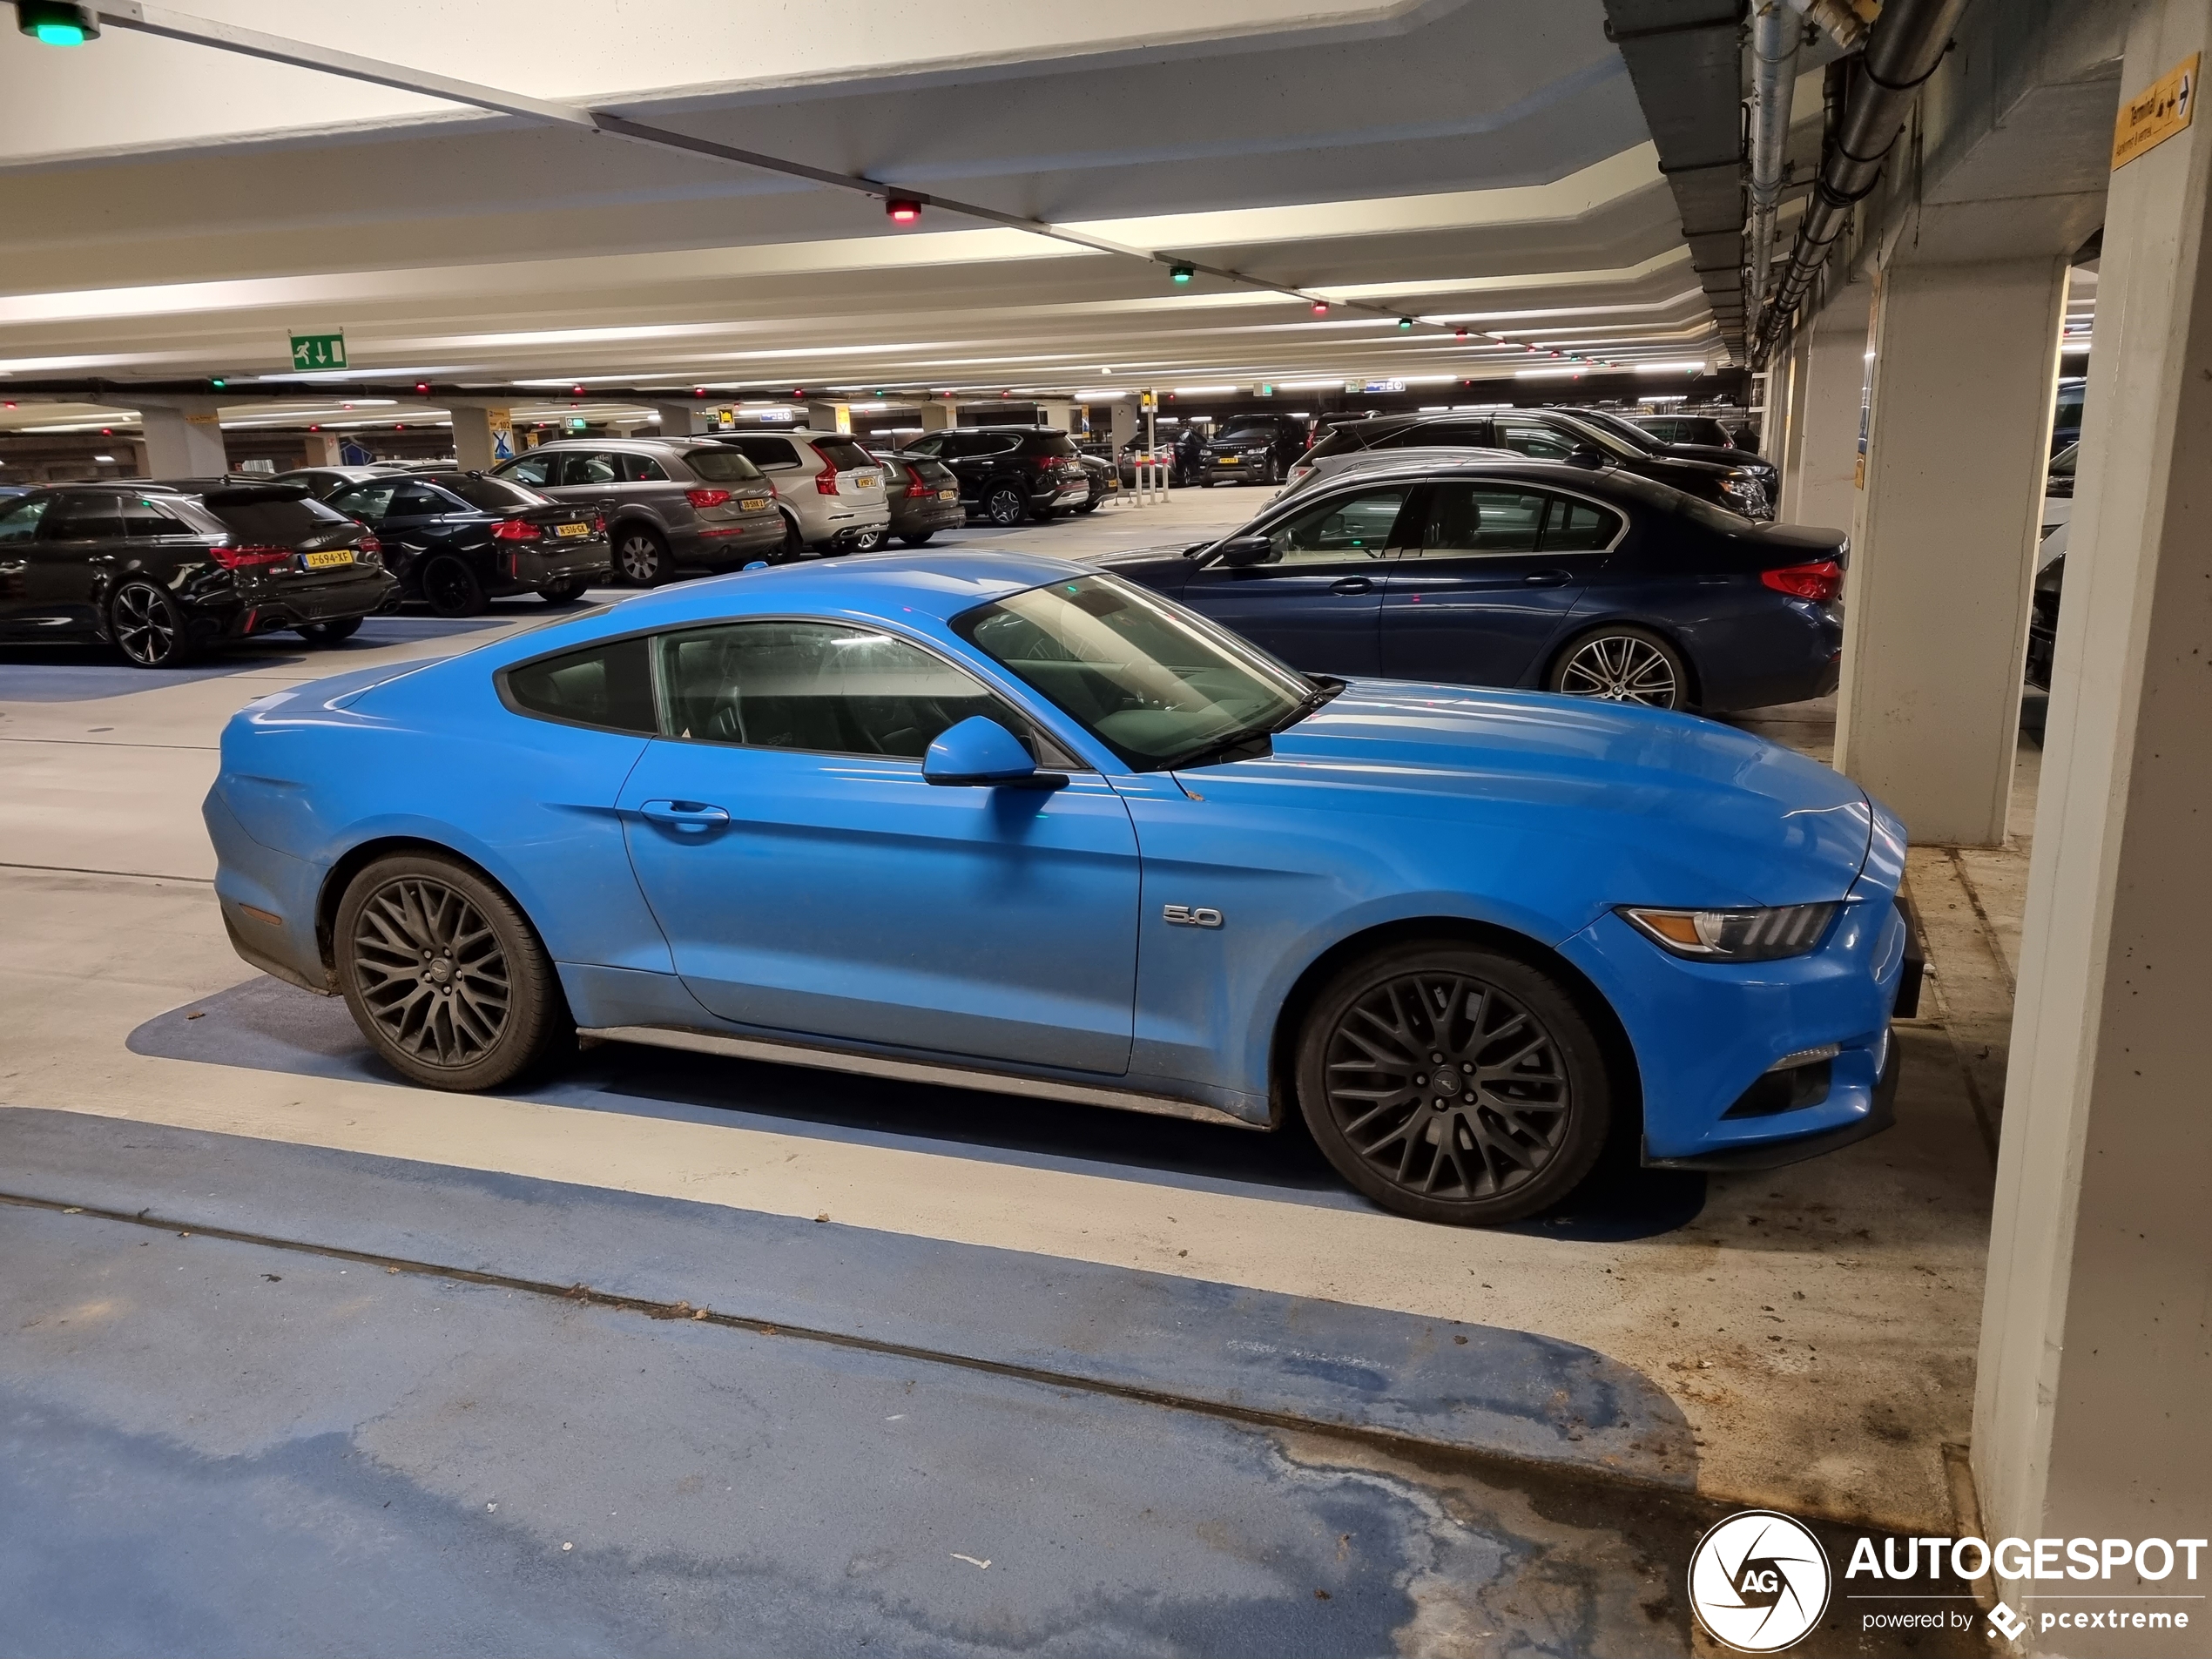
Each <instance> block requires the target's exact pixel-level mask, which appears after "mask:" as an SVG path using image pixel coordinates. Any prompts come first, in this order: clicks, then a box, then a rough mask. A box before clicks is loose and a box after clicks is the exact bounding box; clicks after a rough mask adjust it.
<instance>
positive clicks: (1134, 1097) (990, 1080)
mask: <svg viewBox="0 0 2212 1659" xmlns="http://www.w3.org/2000/svg"><path fill="white" fill-rule="evenodd" d="M577 1036H578V1037H579V1038H581V1039H583V1041H584V1042H643V1043H648V1044H651V1046H652V1047H654V1048H658V1049H686V1050H688V1051H689V1052H691V1053H692V1054H718V1055H729V1056H730V1057H731V1058H732V1059H735V1060H765V1061H770V1062H773V1063H775V1064H778V1065H785V1066H813V1067H815V1068H817V1069H819V1070H823V1071H849V1072H855V1073H858V1074H860V1076H867V1077H892V1078H896V1079H897V1080H899V1081H900V1082H914V1083H941V1084H943V1085H944V1086H946V1087H948V1088H951V1089H986V1090H988V1091H989V1092H991V1093H993V1094H1000V1095H1026V1096H1028V1097H1029V1098H1031V1099H1033V1100H1063V1101H1069V1102H1071V1103H1075V1104H1077V1105H1082V1106H1110V1107H1112V1108H1114V1109H1116V1110H1120V1111H1125V1112H1150V1113H1152V1114H1153V1115H1155V1116H1161V1117H1184V1118H1189V1119H1190V1120H1192V1121H1193V1122H1195V1123H1223V1124H1226V1125H1228V1126H1229V1127H1230V1128H1231V1129H1248V1130H1265V1129H1266V1128H1267V1125H1266V1124H1264V1123H1247V1122H1246V1121H1245V1120H1244V1119H1243V1118H1241V1117H1238V1116H1236V1115H1235V1114H1234V1113H1231V1112H1225V1111H1224V1110H1222V1109H1220V1108H1219V1107H1217V1106H1206V1105H1202V1104H1200V1103H1198V1102H1197V1101H1189V1100H1177V1099H1176V1098H1175V1097H1173V1096H1169V1095H1147V1094H1141V1093H1139V1092H1137V1091H1136V1090H1135V1089H1105V1088H1100V1087H1098V1086H1097V1085H1096V1084H1091V1083H1069V1082H1058V1081H1057V1080H1055V1079H1053V1078H1049V1077H1021V1076H1014V1075H1012V1074H1010V1073H1008V1072H1003V1071H986V1070H982V1069H977V1068H974V1067H969V1066H951V1065H935V1064H932V1063H930V1062H927V1061H921V1060H894V1059H892V1058H890V1057H889V1056H887V1055H872V1054H853V1053H849V1052H846V1051H845V1050H842V1049H817V1048H813V1047H810V1046H808V1045H807V1044H805V1043H799V1042H765V1041H763V1040H761V1039H760V1038H758V1037H730V1036H723V1035H719V1034H718V1033H716V1032H711V1031H691V1030H686V1029H685V1028H681V1027H676V1026H661V1025H610V1026H601V1027H597V1028H581V1029H579V1030H578V1031H577Z"/></svg>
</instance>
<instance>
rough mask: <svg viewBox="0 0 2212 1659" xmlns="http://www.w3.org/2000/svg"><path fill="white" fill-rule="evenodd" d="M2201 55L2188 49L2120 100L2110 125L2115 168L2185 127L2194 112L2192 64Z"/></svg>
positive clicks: (2194, 96) (2194, 73)
mask: <svg viewBox="0 0 2212 1659" xmlns="http://www.w3.org/2000/svg"><path fill="white" fill-rule="evenodd" d="M2199 57H2202V53H2199V52H2191V53H2190V54H2189V55H2188V57H2184V58H2183V59H2182V61H2181V62H2180V63H2178V64H2175V65H2174V67H2173V68H2171V69H2169V70H2168V71H2166V73H2164V74H2163V75H2161V76H2160V77H2159V78H2157V79H2156V80H2155V81H2153V82H2152V83H2151V84H2149V85H2148V86H2147V87H2145V88H2144V89H2143V91H2141V92H2140V93H2138V94H2137V95H2136V96H2135V97H2134V98H2127V99H2123V100H2122V101H2121V105H2120V118H2119V119H2118V120H2117V121H2115V122H2114V124H2113V128H2112V165H2113V167H2114V170H2115V171H2116V170H2117V169H2119V168H2121V167H2124V166H2126V165H2128V163H2129V162H2131V161H2133V160H2134V158H2136V157H2137V156H2139V155H2141V154H2142V153H2143V152H2145V151H2147V150H2155V149H2156V148H2157V147H2158V146H2159V145H2161V144H2163V143H2165V142H2166V140H2167V139H2168V138H2172V137H2173V136H2174V135H2175V133H2176V132H2182V131H2183V130H2184V129H2185V128H2187V127H2188V124H2189V118H2190V117H2191V116H2193V115H2195V113H2196V65H2197V59H2198V58H2199Z"/></svg>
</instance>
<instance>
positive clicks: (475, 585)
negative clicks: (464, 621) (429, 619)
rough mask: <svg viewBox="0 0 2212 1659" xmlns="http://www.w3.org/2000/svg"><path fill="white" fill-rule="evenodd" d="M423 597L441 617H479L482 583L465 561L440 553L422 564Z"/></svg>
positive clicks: (481, 610)
mask: <svg viewBox="0 0 2212 1659" xmlns="http://www.w3.org/2000/svg"><path fill="white" fill-rule="evenodd" d="M422 597H423V600H424V602H425V603H426V604H428V605H429V607H430V609H431V610H434V611H435V612H436V613H437V614H438V615H439V616H441V617H475V616H480V615H482V612H483V610H484V584H483V583H482V582H480V581H478V580H477V579H476V573H475V571H474V570H470V569H469V566H468V564H467V563H465V562H463V561H462V560H461V559H458V558H455V556H453V555H452V554H450V553H442V554H440V555H439V556H437V557H436V558H435V559H432V560H431V561H430V562H429V563H428V564H426V565H424V566H423V567H422Z"/></svg>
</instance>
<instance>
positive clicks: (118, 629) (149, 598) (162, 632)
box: [107, 581, 192, 668]
mask: <svg viewBox="0 0 2212 1659" xmlns="http://www.w3.org/2000/svg"><path fill="white" fill-rule="evenodd" d="M107 618H108V637H109V638H110V639H112V640H113V641H114V642H115V648H116V649H117V650H118V651H121V652H122V653H123V658H124V660H125V662H127V663H129V664H131V666H132V667H133V668H181V667H183V666H184V665H185V664H186V663H188V662H190V661H191V660H192V633H191V631H190V630H189V629H188V628H187V627H186V626H185V613H184V612H183V611H182V610H179V608H178V605H177V602H176V601H175V600H174V599H172V598H171V597H169V594H168V591H167V590H166V589H164V588H162V587H160V586H158V585H157V584H156V583H152V582H146V581H132V582H125V583H124V584H123V585H122V586H121V587H119V588H118V589H117V590H115V597H113V598H112V599H111V600H109V601H108V611H107Z"/></svg>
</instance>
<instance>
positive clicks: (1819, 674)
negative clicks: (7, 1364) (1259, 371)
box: [1101, 457, 1848, 713]
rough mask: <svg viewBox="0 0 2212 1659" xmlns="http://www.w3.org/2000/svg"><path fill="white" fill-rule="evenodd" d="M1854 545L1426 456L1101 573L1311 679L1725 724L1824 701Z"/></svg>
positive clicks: (1623, 488) (1637, 488)
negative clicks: (1404, 685) (1717, 716)
mask: <svg viewBox="0 0 2212 1659" xmlns="http://www.w3.org/2000/svg"><path fill="white" fill-rule="evenodd" d="M1847 556H1848V543H1847V538H1845V536H1844V535H1843V534H1842V532H1840V531H1837V530H1824V529H1804V528H1801V527H1799V526H1796V525H1788V524H1763V523H1753V522H1752V521H1751V520H1750V519H1748V518H1743V517H1739V516H1737V515H1736V514H1734V513H1731V512H1728V511H1726V510H1724V509H1721V508H1718V507H1715V506H1712V505H1711V504H1710V503H1709V502H1702V501H1699V500H1697V499H1696V498H1695V497H1693V496H1686V495H1684V494H1683V492H1682V491H1680V490H1678V489H1673V488H1671V487H1669V486H1668V485H1666V484H1661V483H1656V482H1653V481H1651V480H1650V479H1648V478H1640V477H1637V476H1635V475H1633V474H1629V473H1625V472H1622V471H1620V470H1619V469H1615V468H1610V467H1604V468H1595V469H1594V468H1588V467H1582V466H1577V465H1575V464H1572V463H1569V462H1544V461H1529V460H1508V459H1506V458H1503V457H1500V458H1498V459H1494V460H1477V459H1469V460H1467V461H1445V462H1440V461H1437V460H1435V459H1434V458H1430V459H1427V460H1426V461H1423V462H1410V461H1409V462H1406V464H1404V465H1402V466H1390V465H1386V466H1381V467H1378V468H1375V469H1368V470H1363V471H1359V472H1355V473H1347V474H1345V475H1341V476H1339V477H1338V478H1336V479H1333V480H1332V481H1331V482H1329V483H1328V484H1326V485H1323V486H1319V487H1314V488H1309V489H1305V490H1302V491H1300V492H1299V493H1298V494H1297V495H1295V496H1290V497H1288V498H1285V499H1282V500H1278V501H1277V502H1274V503H1273V504H1271V506H1269V507H1268V509H1266V510H1265V511H1264V512H1262V513H1261V514H1260V516H1258V518H1256V519H1254V520H1253V521H1252V522H1251V523H1249V524H1247V525H1245V526H1244V528H1243V529H1239V530H1238V531H1237V532H1236V533H1235V534H1234V535H1232V536H1226V537H1224V538H1223V539H1222V540H1220V541H1217V542H1210V543H1201V544H1199V545H1197V546H1196V547H1192V548H1190V549H1188V550H1185V551H1184V552H1182V553H1164V554H1163V553H1157V552H1152V553H1136V554H1126V555H1122V556H1115V557H1111V558H1108V559H1105V560H1103V561H1101V563H1103V566H1104V567H1105V568H1107V569H1109V570H1112V571H1114V572H1115V573H1116V575H1118V576H1121V577H1125V578H1128V579H1130V580H1132V581H1136V582H1139V583H1143V584H1144V585H1145V586H1147V587H1150V588H1152V589H1155V590H1157V591H1159V592H1161V593H1164V594H1167V595H1169V596H1170V597H1174V598H1177V599H1180V600H1181V601H1182V602H1183V603H1184V604H1187V605H1189V606H1190V608H1191V609H1193V610H1198V611H1202V612H1204V614H1205V615H1207V616H1209V617H1212V618H1213V619H1214V620H1215V621H1217V622H1219V623H1222V624H1224V625H1226V626H1227V627H1229V628H1231V629H1232V630H1234V631H1236V632H1238V633H1239V634H1242V635H1243V636H1244V637H1245V638H1247V639H1250V640H1251V641H1252V642H1253V643H1255V644H1258V645H1260V646H1262V647H1263V648H1264V649H1265V650H1267V651H1271V652H1272V653H1273V654H1274V655H1275V656H1277V657H1278V658H1281V659H1282V660H1283V661H1284V662H1285V663H1288V664H1290V665H1291V667H1293V668H1297V669H1302V670H1304V671H1307V672H1309V673H1319V674H1340V675H1344V676H1345V677H1347V678H1378V677H1379V678H1386V679H1404V680H1422V681H1429V682H1435V681H1442V682H1446V683H1448V684H1453V685H1502V686H1520V687H1526V688H1528V689H1531V690H1537V691H1561V692H1565V693H1568V694H1569V695H1574V696H1582V697H1596V698H1609V699H1611V700H1613V701H1615V702H1624V703H1642V704H1645V705H1649V706H1651V707H1654V708H1662V709H1695V710H1702V711H1704V712H1707V713H1725V712H1729V711H1734V710H1739V709H1751V708H1762V707H1765V706H1767V705H1771V704H1777V703H1794V702H1797V701H1800V700H1802V699H1804V698H1813V697H1823V696H1825V695H1826V694H1827V693H1828V692H1830V691H1834V690H1835V689H1836V680H1837V674H1838V663H1839V660H1840V658H1841V655H1842V651H1843V613H1842V609H1841V606H1840V605H1839V604H1838V598H1839V596H1840V594H1841V592H1842V590H1843V582H1844V563H1845V560H1846V558H1847Z"/></svg>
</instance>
